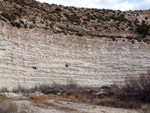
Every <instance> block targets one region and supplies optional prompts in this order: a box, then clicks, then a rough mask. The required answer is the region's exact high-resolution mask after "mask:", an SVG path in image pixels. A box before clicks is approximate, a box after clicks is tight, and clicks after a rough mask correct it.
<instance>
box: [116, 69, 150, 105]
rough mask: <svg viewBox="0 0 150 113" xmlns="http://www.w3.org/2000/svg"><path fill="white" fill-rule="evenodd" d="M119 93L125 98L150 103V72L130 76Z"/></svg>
mask: <svg viewBox="0 0 150 113" xmlns="http://www.w3.org/2000/svg"><path fill="white" fill-rule="evenodd" d="M117 95H118V97H119V98H120V99H123V100H130V101H136V102H142V103H150V72H148V73H147V74H142V75H141V76H139V77H137V78H135V77H128V78H127V79H126V80H125V84H124V85H123V86H121V88H120V93H118V94H117Z"/></svg>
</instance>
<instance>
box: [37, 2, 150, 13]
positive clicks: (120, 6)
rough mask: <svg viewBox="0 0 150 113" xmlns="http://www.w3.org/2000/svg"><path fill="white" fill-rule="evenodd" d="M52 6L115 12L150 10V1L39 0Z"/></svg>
mask: <svg viewBox="0 0 150 113" xmlns="http://www.w3.org/2000/svg"><path fill="white" fill-rule="evenodd" d="M37 1H40V2H46V3H50V4H58V5H64V6H75V7H85V8H98V9H103V8H104V9H114V10H123V11H125V10H145V9H150V0H37Z"/></svg>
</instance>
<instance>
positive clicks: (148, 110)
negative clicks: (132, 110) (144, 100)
mask: <svg viewBox="0 0 150 113" xmlns="http://www.w3.org/2000/svg"><path fill="white" fill-rule="evenodd" d="M139 112H141V113H150V105H149V104H145V105H142V107H141V109H139Z"/></svg>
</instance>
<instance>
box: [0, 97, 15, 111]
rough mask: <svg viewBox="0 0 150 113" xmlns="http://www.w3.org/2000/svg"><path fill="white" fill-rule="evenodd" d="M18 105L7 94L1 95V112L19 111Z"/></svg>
mask: <svg viewBox="0 0 150 113" xmlns="http://www.w3.org/2000/svg"><path fill="white" fill-rule="evenodd" d="M17 109H18V108H17V106H16V104H14V103H13V102H12V101H11V100H10V99H9V98H8V97H7V96H5V95H0V113H17Z"/></svg>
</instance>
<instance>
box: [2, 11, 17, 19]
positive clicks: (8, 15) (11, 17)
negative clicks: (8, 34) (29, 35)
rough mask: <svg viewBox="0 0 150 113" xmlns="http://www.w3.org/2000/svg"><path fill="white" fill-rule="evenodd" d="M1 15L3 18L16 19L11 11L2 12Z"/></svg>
mask: <svg viewBox="0 0 150 113" xmlns="http://www.w3.org/2000/svg"><path fill="white" fill-rule="evenodd" d="M1 15H2V16H3V17H4V18H6V19H8V20H9V21H13V20H16V17H15V15H14V14H12V13H8V12H3V13H2V14H1Z"/></svg>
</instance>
